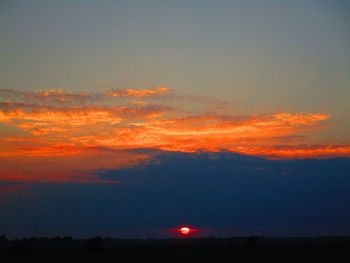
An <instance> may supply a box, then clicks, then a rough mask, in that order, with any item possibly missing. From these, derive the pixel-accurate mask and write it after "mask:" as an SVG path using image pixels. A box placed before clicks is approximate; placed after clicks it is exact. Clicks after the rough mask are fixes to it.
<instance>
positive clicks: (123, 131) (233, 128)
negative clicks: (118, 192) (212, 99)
mask: <svg viewBox="0 0 350 263" xmlns="http://www.w3.org/2000/svg"><path fill="white" fill-rule="evenodd" d="M169 90H170V89H169V88H164V87H156V88H153V89H149V90H133V89H126V90H112V91H110V92H109V93H107V94H94V97H96V98H97V97H99V98H102V97H104V98H105V99H108V98H107V97H118V96H119V97H127V99H126V101H125V103H126V105H118V106H112V105H110V104H107V105H90V106H86V105H79V104H77V102H79V101H80V102H81V101H82V100H81V99H82V98H89V99H92V97H93V96H92V95H91V94H88V93H84V94H70V93H65V92H63V91H62V90H58V91H56V90H49V91H35V92H20V91H13V90H0V95H4V94H5V95H4V96H5V97H13V98H16V99H18V100H19V102H10V101H6V102H0V124H1V125H2V126H3V127H5V129H7V130H9V131H11V132H8V134H11V136H7V137H6V136H4V135H3V137H0V164H1V169H2V170H1V171H0V182H2V181H6V182H11V180H13V181H16V182H20V181H25V182H34V181H40V182H41V181H43V182H66V181H72V182H100V183H118V182H116V181H113V180H109V179H106V178H99V177H97V176H96V175H94V174H93V172H91V171H92V170H95V169H99V168H110V169H118V168H123V167H124V168H125V167H130V166H133V165H135V164H138V163H140V162H141V163H142V162H147V161H148V160H150V158H151V156H149V155H148V154H144V153H143V154H141V153H137V151H135V152H132V151H128V150H130V149H142V148H151V149H159V150H166V151H180V152H198V151H211V152H219V151H232V152H237V153H241V154H248V155H253V156H262V157H265V158H270V159H281V158H286V159H292V158H324V157H334V156H350V143H348V142H342V143H334V142H332V141H330V140H325V139H321V138H318V137H317V131H318V130H321V129H324V128H327V126H326V125H328V124H327V120H328V119H330V118H331V116H330V115H328V114H321V113H289V112H280V113H274V114H260V115H232V114H226V115H220V114H215V113H212V114H198V115H195V116H193V115H191V114H190V113H189V112H184V111H181V110H176V109H173V108H171V107H168V106H162V105H156V104H152V103H150V102H149V101H147V98H148V97H154V96H157V95H159V94H163V93H165V92H168V91H169ZM130 97H134V98H143V99H142V101H141V100H140V101H139V100H129V99H130ZM23 98H25V99H26V101H25V102H21V101H23ZM27 100H28V101H27ZM38 101H40V102H42V103H43V104H37V102H38ZM47 102H50V104H49V105H47V104H45V103H47ZM61 102H65V104H60V103H61ZM55 103H56V104H55ZM57 103H58V104H57ZM62 105H64V106H62ZM174 116H177V118H175V117H174ZM43 164H44V165H43ZM62 164H64V165H62ZM77 167H79V169H78V170H77Z"/></svg>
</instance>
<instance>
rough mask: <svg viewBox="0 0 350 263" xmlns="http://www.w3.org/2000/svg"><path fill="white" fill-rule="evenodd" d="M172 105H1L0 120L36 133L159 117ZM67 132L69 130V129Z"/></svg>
mask: <svg viewBox="0 0 350 263" xmlns="http://www.w3.org/2000/svg"><path fill="white" fill-rule="evenodd" d="M170 110H171V108H169V107H166V106H159V105H146V106H138V107H128V106H118V107H112V106H69V107H55V106H37V105H31V104H24V103H11V102H4V103H1V104H0V122H3V123H7V124H10V125H13V126H15V127H17V128H21V129H23V130H25V131H27V132H30V133H32V134H35V135H42V134H48V133H52V132H54V133H59V132H66V131H67V129H68V128H72V127H73V128H75V127H83V126H85V127H87V126H92V125H96V124H101V123H105V124H108V125H115V124H118V123H121V122H122V121H124V122H125V121H130V120H135V119H140V118H141V119H148V118H154V117H157V116H161V115H162V114H163V112H166V111H170ZM68 131H70V130H68Z"/></svg>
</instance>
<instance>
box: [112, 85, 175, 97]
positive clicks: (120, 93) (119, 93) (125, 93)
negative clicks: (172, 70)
mask: <svg viewBox="0 0 350 263" xmlns="http://www.w3.org/2000/svg"><path fill="white" fill-rule="evenodd" d="M170 90H171V88H166V87H155V88H153V89H144V90H135V89H112V90H110V91H108V92H107V93H106V95H107V96H108V97H137V98H143V97H154V96H157V95H160V94H163V93H165V92H168V91H170Z"/></svg>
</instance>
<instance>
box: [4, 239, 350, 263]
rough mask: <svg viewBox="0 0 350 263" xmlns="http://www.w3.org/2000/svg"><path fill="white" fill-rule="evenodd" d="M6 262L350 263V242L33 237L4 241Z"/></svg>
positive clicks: (342, 240)
mask: <svg viewBox="0 0 350 263" xmlns="http://www.w3.org/2000/svg"><path fill="white" fill-rule="evenodd" d="M0 252H1V255H0V256H1V258H2V259H5V258H7V259H20V260H27V259H34V260H37V259H44V260H48V261H50V260H55V259H63V258H67V259H91V260H109V261H110V260H113V261H115V262H181V261H185V260H191V261H194V262H301V261H308V262H350V237H318V238H264V237H239V238H193V239H192V238H189V239H159V240H156V239H147V240H142V239H110V238H100V237H95V238H92V239H89V240H83V239H72V238H71V237H64V238H52V239H48V238H29V239H16V240H12V241H8V240H7V239H6V238H2V239H1V241H0Z"/></svg>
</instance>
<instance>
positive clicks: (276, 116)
mask: <svg viewBox="0 0 350 263" xmlns="http://www.w3.org/2000/svg"><path fill="white" fill-rule="evenodd" d="M349 11H350V5H349V2H348V1H342V0H336V1H331V0H328V1H323V0H318V1H316V0H304V1H301V0H300V1H299V0H296V1H287V0H286V1H277V0H274V1H272V0H270V1H268V0H263V1H257V0H256V1H254V0H249V1H234V0H232V1H228V0H220V1H208V0H187V1H182V0H179V1H170V0H163V1H160V0H159V1H156V0H147V1H137V0H131V1H126V0H124V1H122V0H118V1H107V0H106V1H89V0H85V1H82V0H75V1H66V0H62V1H39V0H31V1H17V0H13V1H9V0H3V1H0V54H1V59H0V217H1V221H2V222H1V224H0V234H2V233H3V234H6V235H7V236H9V237H21V236H55V235H74V236H77V237H89V236H92V235H105V236H112V237H171V233H170V232H169V231H167V229H174V228H176V227H179V226H181V225H189V226H192V225H193V227H195V228H198V229H203V230H205V231H202V232H201V233H200V234H199V235H214V236H235V235H252V234H261V235H267V236H268V235H271V236H297V235H302V236H303V235H349V234H350V224H349V222H350V221H349V217H350V210H349V209H348V205H347V204H348V203H349V201H350V194H349V193H348V191H346V189H349V186H350V179H349V178H348V176H347V175H348V174H350V173H349V170H350V159H349V156H350V136H349V134H350V117H349V112H350V104H349V103H348V99H349V97H350V88H349V87H350V85H349V84H350V77H349V76H350V74H349V71H350V30H349V29H350V28H349V27H350V16H349V14H350V12H349Z"/></svg>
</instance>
